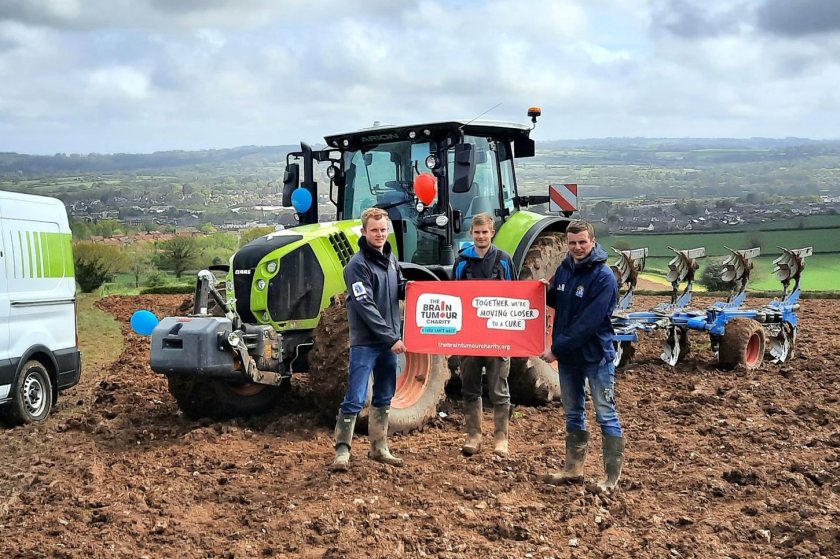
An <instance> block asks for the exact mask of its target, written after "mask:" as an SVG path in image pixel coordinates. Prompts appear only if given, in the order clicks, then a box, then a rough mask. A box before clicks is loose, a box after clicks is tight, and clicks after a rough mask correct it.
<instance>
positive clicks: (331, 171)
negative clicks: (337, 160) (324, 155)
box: [327, 165, 338, 179]
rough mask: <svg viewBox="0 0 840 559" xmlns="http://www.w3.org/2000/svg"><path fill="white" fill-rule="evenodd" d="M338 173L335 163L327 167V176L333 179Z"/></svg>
mask: <svg viewBox="0 0 840 559" xmlns="http://www.w3.org/2000/svg"><path fill="white" fill-rule="evenodd" d="M337 174H338V167H336V166H335V165H330V166H329V167H327V176H328V177H329V178H331V179H334V178H335V176H336V175H337Z"/></svg>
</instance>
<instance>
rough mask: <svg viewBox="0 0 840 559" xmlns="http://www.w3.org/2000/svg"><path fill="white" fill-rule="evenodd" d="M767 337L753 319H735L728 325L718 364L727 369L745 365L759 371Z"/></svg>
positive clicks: (722, 341)
mask: <svg viewBox="0 0 840 559" xmlns="http://www.w3.org/2000/svg"><path fill="white" fill-rule="evenodd" d="M764 347H765V336H764V328H762V326H761V324H759V323H758V322H756V321H755V320H753V319H751V318H735V319H732V320H731V321H729V322H728V323H727V324H726V328H725V330H724V332H723V336H721V338H720V347H719V348H718V362H719V364H720V366H721V367H723V368H725V369H732V368H734V367H737V366H738V365H743V366H744V368H746V369H747V370H748V371H749V370H753V369H757V368H758V367H760V366H761V362H762V361H763V360H764Z"/></svg>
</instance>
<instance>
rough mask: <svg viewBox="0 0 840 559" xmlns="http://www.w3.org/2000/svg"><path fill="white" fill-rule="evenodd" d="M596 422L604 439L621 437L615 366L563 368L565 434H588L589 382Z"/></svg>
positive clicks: (606, 363) (606, 361)
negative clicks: (567, 432)
mask: <svg viewBox="0 0 840 559" xmlns="http://www.w3.org/2000/svg"><path fill="white" fill-rule="evenodd" d="M587 380H589V390H590V392H591V394H592V403H593V404H594V406H595V420H596V421H597V422H598V425H599V426H600V427H601V432H602V433H603V434H604V435H611V436H614V437H620V436H622V434H623V432H622V430H621V422H620V421H619V419H618V409H617V408H616V403H615V365H614V364H613V362H612V360H611V359H604V360H602V361H601V362H600V363H584V364H581V365H564V364H562V363H561V364H560V389H561V390H562V392H563V394H562V399H563V409H564V410H565V411H566V431H586V381H587Z"/></svg>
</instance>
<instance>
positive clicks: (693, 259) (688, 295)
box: [612, 247, 813, 369]
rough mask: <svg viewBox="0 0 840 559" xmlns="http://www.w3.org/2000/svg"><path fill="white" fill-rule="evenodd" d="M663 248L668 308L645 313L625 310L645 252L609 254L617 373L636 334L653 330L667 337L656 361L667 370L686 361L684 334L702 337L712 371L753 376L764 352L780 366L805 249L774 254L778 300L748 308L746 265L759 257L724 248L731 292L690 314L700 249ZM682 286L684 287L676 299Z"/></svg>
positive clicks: (790, 343) (791, 344)
mask: <svg viewBox="0 0 840 559" xmlns="http://www.w3.org/2000/svg"><path fill="white" fill-rule="evenodd" d="M669 248H670V249H671V250H672V251H673V252H674V253H675V254H676V256H675V257H674V258H673V259H671V261H670V262H669V263H668V274H667V278H668V280H669V281H670V282H671V286H672V293H671V301H670V302H669V303H662V304H660V305H657V306H656V307H654V308H653V309H651V310H650V311H635V312H633V311H631V310H630V309H631V307H632V304H633V292H634V291H635V288H636V283H637V279H638V275H639V274H640V273H641V272H642V271H643V270H644V265H645V261H646V259H647V255H648V250H647V249H646V248H642V249H634V250H628V251H619V250H616V249H613V250H615V252H617V253H618V255H619V258H618V261H617V262H616V264H615V265H613V266H612V268H613V271H614V273H615V274H616V277H617V278H618V279H619V281H620V288H621V290H620V292H619V300H618V303H617V305H616V310H615V312H614V314H613V327H614V329H615V336H614V340H615V346H616V358H615V365H616V367H622V366H624V365H625V364H627V363H628V362H629V361H630V360H631V359H632V357H633V355H634V353H635V347H634V344H635V343H636V342H637V341H638V340H639V332H648V333H650V332H653V331H654V330H664V331H665V333H666V335H665V339H664V340H663V342H662V354H661V356H660V357H661V359H662V360H663V361H664V362H665V363H667V364H669V365H671V366H674V365H676V364H677V363H679V362H681V361H683V360H684V359H685V357H686V356H687V355H688V354H689V352H690V349H691V346H690V344H689V335H688V334H689V331H691V330H695V331H700V332H706V333H708V334H709V340H710V343H711V347H712V350H713V351H714V352H715V355H716V357H717V360H718V363H719V365H720V366H721V367H724V368H732V367H735V366H738V365H742V366H744V367H745V368H746V369H756V368H758V367H760V366H761V363H762V362H763V360H764V354H765V352H766V353H767V354H768V355H769V357H770V359H771V360H772V362H773V363H782V362H785V361H788V360H789V359H791V358H792V357H793V355H794V351H795V347H796V332H797V327H798V317H797V311H798V310H799V297H800V279H801V274H802V270H803V269H804V267H805V258H806V257H808V256H810V255H811V254H813V249H812V247H807V248H801V249H793V250H791V249H786V248H784V247H779V248H780V249H781V250H782V255H781V256H780V257H778V258H777V259H775V260H774V261H773V264H774V270H773V272H774V273H775V275H776V277H777V278H778V279H779V281H781V283H782V287H783V291H782V296H781V298H780V299H774V300H773V301H771V302H770V303H768V304H766V305H764V306H762V307H760V308H748V307H745V303H746V298H747V286H748V285H749V279H750V273H751V271H752V269H753V262H752V261H753V259H754V258H756V257H757V256H759V254H760V252H761V249H759V248H751V249H746V250H734V249H730V248H728V247H726V248H727V250H729V252H730V254H729V255H728V256H727V258H726V259H725V260H724V261H723V266H722V270H721V272H720V277H721V279H723V280H724V281H726V282H728V283H729V284H731V285H732V290H731V292H730V294H729V296H728V297H727V298H726V300H725V301H718V302H715V303H714V304H713V305H712V306H710V307H708V308H707V309H705V310H697V309H691V308H689V304H690V303H691V299H692V288H693V285H694V279H695V278H694V275H695V272H696V271H697V269H698V268H699V265H698V263H697V259H698V258H702V257H703V256H705V254H706V251H705V248H702V247H700V248H693V249H688V250H677V249H674V248H671V247H669ZM683 283H685V287H684V289H683V290H682V292H680V286H681V285H682V284H683ZM791 283H793V286H792V287H791Z"/></svg>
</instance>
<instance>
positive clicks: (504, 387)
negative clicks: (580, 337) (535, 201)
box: [452, 213, 516, 457]
mask: <svg viewBox="0 0 840 559" xmlns="http://www.w3.org/2000/svg"><path fill="white" fill-rule="evenodd" d="M495 234H496V228H495V225H494V223H493V217H492V216H491V215H490V214H487V213H478V214H475V215H474V216H473V219H472V224H471V225H470V235H472V239H473V244H472V246H470V247H467V248H465V249H464V250H462V251H461V252H460V253H459V254H458V258H456V259H455V264H454V265H453V266H452V279H456V280H515V279H516V270H515V269H514V267H513V261H512V260H511V258H510V255H509V254H508V253H506V252H505V251H503V250H501V249H500V248H498V247H496V246H495V245H493V235H495ZM482 370H484V371H486V373H487V374H486V377H487V391H488V393H489V394H490V401H491V402H492V403H493V423H494V434H493V438H494V447H493V453H494V454H496V455H498V456H502V457H504V456H507V455H508V420H509V418H510V389H509V388H508V374H509V373H510V357H485V356H466V357H462V358H461V383H462V384H461V394H462V395H463V396H464V420H465V423H466V428H467V440H466V442H464V446H463V447H461V452H463V453H464V454H465V455H467V456H472V455H473V454H475V453H477V452H478V451H479V449H480V448H481V411H482V407H481V372H482Z"/></svg>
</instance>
